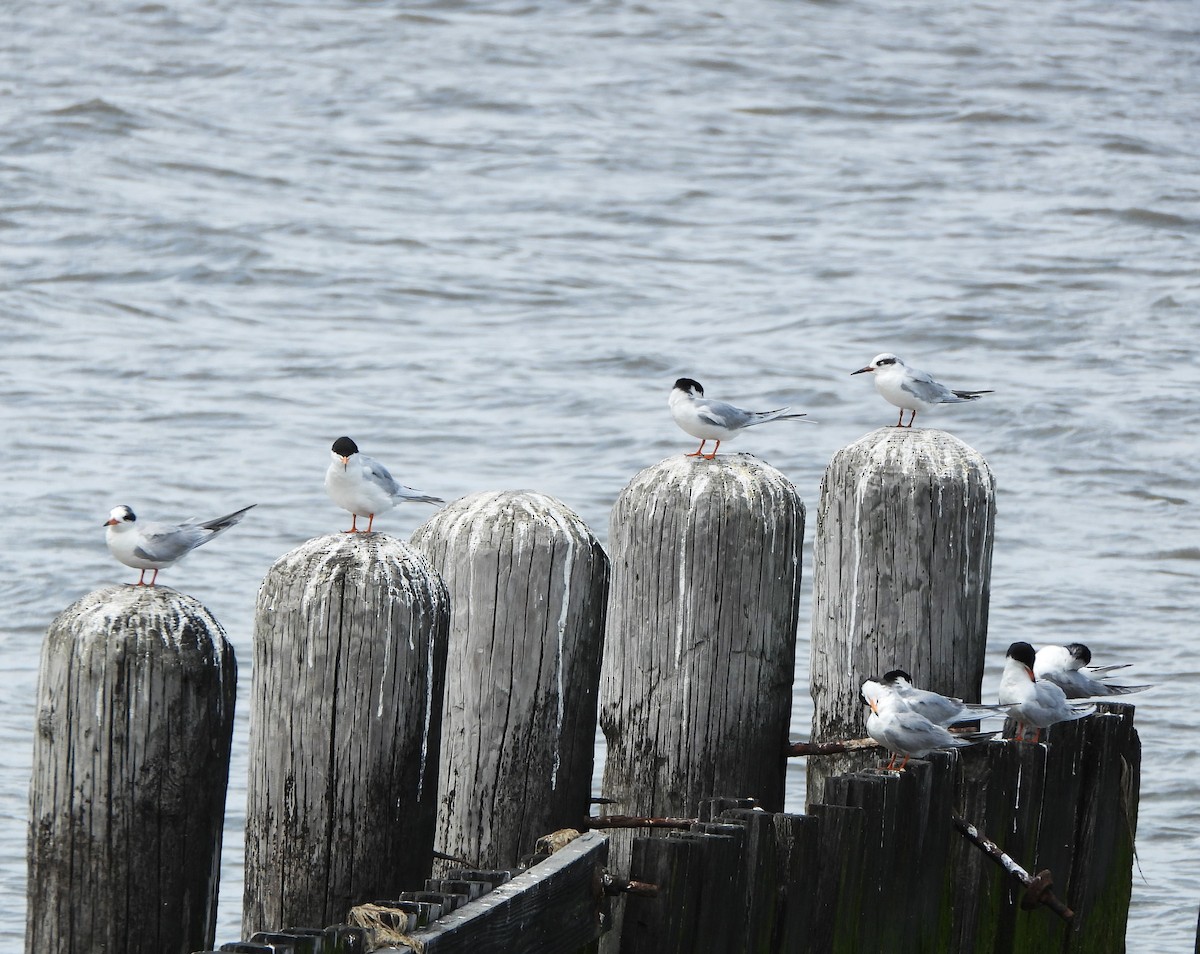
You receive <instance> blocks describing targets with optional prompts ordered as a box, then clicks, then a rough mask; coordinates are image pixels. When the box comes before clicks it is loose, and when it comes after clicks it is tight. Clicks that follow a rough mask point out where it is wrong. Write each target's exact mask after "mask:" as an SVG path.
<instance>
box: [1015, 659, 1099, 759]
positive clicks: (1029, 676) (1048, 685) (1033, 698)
mask: <svg viewBox="0 0 1200 954" xmlns="http://www.w3.org/2000/svg"><path fill="white" fill-rule="evenodd" d="M1036 659H1037V656H1036V654H1035V653H1034V651H1033V647H1032V646H1030V645H1029V643H1013V644H1012V645H1011V646H1009V647H1008V653H1007V654H1006V655H1005V659H1004V673H1003V674H1002V675H1001V676H1000V697H999V700H998V701H999V702H1000V704H1001V705H1002V706H1008V714H1009V716H1010V717H1011V718H1013V719H1016V720H1017V738H1018V739H1020V738H1023V737H1024V734H1025V727H1026V726H1030V725H1031V726H1033V727H1034V730H1035V731H1034V733H1033V741H1034V742H1037V741H1038V739H1039V738H1041V735H1042V729H1044V728H1046V727H1047V726H1051V725H1054V724H1055V723H1056V722H1067V721H1069V720H1071V719H1082V718H1083V717H1084V716H1089V715H1091V714H1092V713H1093V712H1095V711H1096V707H1095V706H1073V705H1071V703H1069V702H1067V695H1066V693H1065V692H1063V691H1062V689H1060V688H1059V687H1058V686H1056V685H1055V684H1054V683H1052V682H1050V681H1048V680H1045V679H1038V678H1037V677H1036V676H1035V675H1034V674H1033V667H1034V664H1035V661H1036Z"/></svg>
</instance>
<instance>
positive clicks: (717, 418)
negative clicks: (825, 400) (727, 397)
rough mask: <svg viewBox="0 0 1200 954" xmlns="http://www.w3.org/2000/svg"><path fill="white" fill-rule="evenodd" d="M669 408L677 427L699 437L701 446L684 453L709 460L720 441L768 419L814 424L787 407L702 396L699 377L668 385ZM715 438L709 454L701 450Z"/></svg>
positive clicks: (730, 438) (733, 436) (715, 451)
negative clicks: (747, 406)
mask: <svg viewBox="0 0 1200 954" xmlns="http://www.w3.org/2000/svg"><path fill="white" fill-rule="evenodd" d="M667 406H668V407H670V409H671V417H672V418H674V420H675V423H676V424H678V425H679V426H680V428H681V429H682V430H683V431H684V432H685V433H688V434H691V435H692V437H696V438H699V439H700V446H699V447H698V448H697V449H696V450H695V451H694V452H692V453H691V454H686V455H684V456H686V457H703V458H704V459H705V460H712V459H713V458H714V457H716V456H717V451H718V450H719V449H720V447H721V442H722V441H731V440H733V439H734V438H735V437H737V435H738V433H739V432H740V431H743V430H745V429H746V428H747V427H753V426H754V425H755V424H765V423H766V422H767V421H803V422H804V423H805V424H815V423H816V421H810V420H807V417H808V415H807V414H789V413H787V412H788V411H790V410H791V408H790V407H780V408H776V409H775V410H774V411H747V410H744V409H743V408H740V407H735V406H734V405H732V404H726V403H725V402H724V401H714V400H712V399H711V398H706V397H705V396H704V388H703V387H701V386H700V382H699V381H695V380H693V379H692V378H680V379H679V380H677V381H676V382H675V386H674V387H673V388H672V389H671V396H670V397H669V398H668V399H667ZM709 441H716V442H717V444H716V447H714V448H713V451H712V453H711V454H705V453H704V445H705V444H707V443H708V442H709Z"/></svg>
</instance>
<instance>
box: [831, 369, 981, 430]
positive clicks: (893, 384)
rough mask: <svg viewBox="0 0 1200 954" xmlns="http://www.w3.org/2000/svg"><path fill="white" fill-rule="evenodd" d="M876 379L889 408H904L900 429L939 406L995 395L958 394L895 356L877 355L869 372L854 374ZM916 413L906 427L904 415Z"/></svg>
mask: <svg viewBox="0 0 1200 954" xmlns="http://www.w3.org/2000/svg"><path fill="white" fill-rule="evenodd" d="M868 371H870V372H871V373H873V374H874V375H875V390H876V391H878V392H879V394H880V395H881V396H882V397H883V399H884V400H885V401H887V402H888V403H889V404H894V405H895V406H896V407H898V408H900V419H899V420H898V421H896V426H897V427H912V424H913V421H914V420H916V417H917V411H928V410H930V409H931V408H934V407H936V406H937V405H939V404H962V403H963V402H964V401H974V400H975V399H976V398H978V397H979V395H981V394H991V393H992V392H991V391H955V390H954V389H953V388H948V387H946V385H944V384H941V383H939V382H937V381H935V380H934V379H933V376H932V375H931V374H930V373H929V372H928V371H919V370H917V369H916V368H910V367H909V366H908V365H906V364H905V363H904V362H903V361H901V360H900V359H899V358H897V357H896V356H895V355H894V354H887V353H884V354H877V355H875V357H874V358H872V359H871V363H870V364H868V365H867V366H866V367H865V368H859V369H858V370H857V371H851V372H850V373H851V374H852V375H853V374H865V373H866V372H868ZM905 411H912V416H911V417H910V418H909V419H908V424H904V423H903V421H904V412H905Z"/></svg>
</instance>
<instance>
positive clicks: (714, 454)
mask: <svg viewBox="0 0 1200 954" xmlns="http://www.w3.org/2000/svg"><path fill="white" fill-rule="evenodd" d="M720 449H721V442H720V441H717V446H716V447H714V448H713V452H712V453H711V454H701V455H700V456H701V457H703V458H704V459H705V460H712V459H713V458H714V457H716V456H717V451H719V450H720Z"/></svg>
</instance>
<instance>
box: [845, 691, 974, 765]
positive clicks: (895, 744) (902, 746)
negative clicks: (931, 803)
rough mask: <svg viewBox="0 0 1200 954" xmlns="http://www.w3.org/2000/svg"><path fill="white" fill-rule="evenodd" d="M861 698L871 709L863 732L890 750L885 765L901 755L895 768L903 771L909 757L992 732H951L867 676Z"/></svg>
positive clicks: (969, 742) (957, 745) (958, 745)
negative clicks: (889, 759)
mask: <svg viewBox="0 0 1200 954" xmlns="http://www.w3.org/2000/svg"><path fill="white" fill-rule="evenodd" d="M862 695H863V701H864V702H866V704H867V706H868V707H869V708H870V710H871V714H870V715H869V716H867V735H869V736H870V737H871V738H872V739H874V740H875V741H876V742H878V743H879V744H880V745H882V746H883V747H884V748H885V749H887V750H888V751H889V752H891V753H892V758H891V761H889V762H888V764H887V769H891V768H892V767H893V766H895V764H896V756H897V755H903V756H904V761H903V762H901V763H900V765H899V770H900V771H902V772H903V771H904V766H906V765H907V764H908V760H909V759H910V758H913V757H915V758H920V757H921V756H923V755H928V754H929V753H930V752H934V751H937V750H938V749H959V748H962V747H963V746H964V745H973V744H974V743H976V742H982V741H984V740H985V739H990V738H991V737H992V736H993V735H995V734H996V733H995V732H963V733H960V734H957V735H956V734H955V733H953V732H951V731H950V730H949V729H947V728H946V727H945V726H942V725H938V724H937V723H936V722H930V721H929V720H928V719H927V718H925V716H923V715H921V714H920V713H919V712H913V711H912V710H911V709H907V708H905V707H904V704H903V703H902V702H900V699H899V697H898V696H897V695H896V694H895V693H894V692H893V691H892V690H891V689H889V688H887V687H886V686H883V685H881V684H880V683H878V682H875V681H874V680H873V679H868V680H867V681H866V682H864V683H863V685H862Z"/></svg>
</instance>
